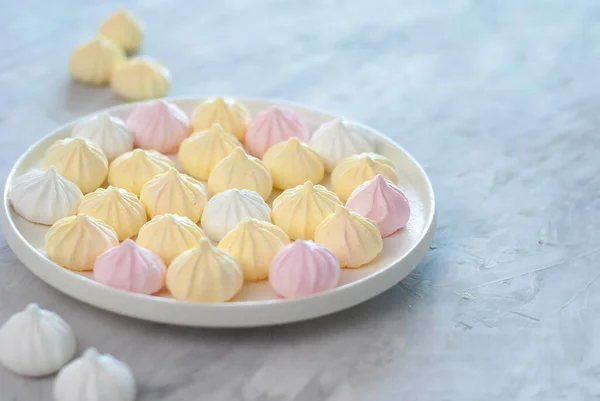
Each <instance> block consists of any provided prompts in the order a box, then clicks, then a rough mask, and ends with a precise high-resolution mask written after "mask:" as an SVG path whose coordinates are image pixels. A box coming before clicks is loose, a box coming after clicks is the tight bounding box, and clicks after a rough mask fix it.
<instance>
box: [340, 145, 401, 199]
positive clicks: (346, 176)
mask: <svg viewBox="0 0 600 401" xmlns="http://www.w3.org/2000/svg"><path fill="white" fill-rule="evenodd" d="M377 174H381V175H383V176H384V177H385V178H386V179H388V180H390V181H392V182H394V183H396V182H398V175H397V174H396V169H395V168H394V163H392V162H391V161H390V160H389V159H388V158H386V157H383V156H381V155H378V154H375V153H361V154H359V155H356V156H350V157H348V158H346V159H344V160H342V161H341V162H339V163H338V165H337V166H336V168H335V169H334V170H333V172H332V173H331V187H332V188H333V192H335V193H336V194H337V195H338V196H339V197H340V200H341V201H342V202H345V201H346V200H347V199H348V197H349V196H350V194H351V193H352V191H354V189H355V188H356V187H358V186H359V185H360V184H362V183H363V182H365V181H367V180H370V179H371V178H373V177H375V176H376V175H377Z"/></svg>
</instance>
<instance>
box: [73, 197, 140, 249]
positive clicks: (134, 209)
mask: <svg viewBox="0 0 600 401" xmlns="http://www.w3.org/2000/svg"><path fill="white" fill-rule="evenodd" d="M77 213H84V214H87V215H88V216H91V217H94V218H96V219H99V220H102V221H103V222H105V223H106V224H108V225H110V226H111V227H112V228H113V229H114V230H115V232H116V233H117V236H118V237H119V241H122V240H124V239H126V238H130V237H133V236H135V235H137V233H138V232H139V231H140V228H141V227H142V226H143V225H144V223H146V220H147V218H146V210H145V209H144V205H143V204H142V202H140V200H139V199H138V197H137V196H135V195H134V194H132V193H131V192H127V191H126V190H124V189H122V188H117V187H113V186H109V187H108V188H106V189H104V188H98V189H97V190H95V191H94V192H90V193H89V194H87V195H86V196H85V197H84V198H83V200H82V201H81V203H80V204H79V208H78V209H77Z"/></svg>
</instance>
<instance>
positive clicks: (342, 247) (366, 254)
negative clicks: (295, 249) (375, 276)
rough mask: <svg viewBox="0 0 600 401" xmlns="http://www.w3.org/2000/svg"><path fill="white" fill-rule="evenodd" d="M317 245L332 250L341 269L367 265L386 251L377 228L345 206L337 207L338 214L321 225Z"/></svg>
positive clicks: (333, 214)
mask: <svg viewBox="0 0 600 401" xmlns="http://www.w3.org/2000/svg"><path fill="white" fill-rule="evenodd" d="M315 242H318V243H319V244H323V245H325V246H326V247H327V248H329V249H330V250H331V251H332V252H333V253H334V254H335V256H337V258H338V261H339V262H340V266H341V267H351V268H355V267H360V266H362V265H365V264H367V263H369V262H371V261H372V260H373V259H375V258H376V257H377V255H379V254H380V253H381V251H382V250H383V239H382V238H381V233H380V232H379V228H378V227H377V224H376V223H375V222H374V221H371V220H369V219H367V218H365V217H362V216H361V215H360V214H358V213H355V212H352V211H350V210H349V209H348V208H346V207H344V206H337V207H336V208H335V212H334V213H332V214H330V215H329V216H327V217H326V218H325V220H323V221H322V222H321V224H319V226H318V227H317V230H316V231H315Z"/></svg>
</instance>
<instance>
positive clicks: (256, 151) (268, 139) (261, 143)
mask: <svg viewBox="0 0 600 401" xmlns="http://www.w3.org/2000/svg"><path fill="white" fill-rule="evenodd" d="M293 136H295V137H297V138H298V139H300V140H301V141H304V142H306V141H308V139H309V138H310V133H309V132H308V128H306V125H305V124H304V122H303V121H302V120H301V119H300V117H299V116H298V114H296V112H295V111H293V110H289V109H282V108H279V107H277V106H273V107H271V108H270V109H268V110H266V111H263V112H262V113H260V114H258V115H257V116H256V117H254V118H253V119H252V121H251V122H250V124H249V125H248V131H247V132H246V139H244V143H245V145H246V149H247V150H248V153H250V154H251V155H252V156H255V157H258V158H262V157H263V155H264V153H265V151H266V150H267V149H269V148H270V147H272V146H273V145H275V144H277V143H279V142H283V141H285V140H287V139H289V138H291V137H293Z"/></svg>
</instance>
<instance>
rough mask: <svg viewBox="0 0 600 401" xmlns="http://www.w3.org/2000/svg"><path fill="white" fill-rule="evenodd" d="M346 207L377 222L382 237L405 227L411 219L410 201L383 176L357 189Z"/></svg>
mask: <svg viewBox="0 0 600 401" xmlns="http://www.w3.org/2000/svg"><path fill="white" fill-rule="evenodd" d="M346 207H347V208H348V209H350V210H352V211H353V212H356V213H358V214H360V215H361V216H363V217H366V218H369V219H371V220H373V221H375V222H376V223H377V226H378V227H379V231H380V232H381V236H382V237H387V236H388V235H391V234H393V233H395V232H396V231H398V230H399V229H401V228H402V227H404V226H405V225H406V223H408V219H409V218H410V206H409V204H408V199H406V196H404V194H403V193H402V191H400V188H398V187H397V186H395V185H394V183H393V182H391V181H390V180H387V179H385V178H384V177H383V176H382V175H381V174H377V175H376V176H375V177H373V178H371V179H370V180H368V181H365V182H364V183H362V184H361V185H359V186H358V187H356V189H355V190H354V191H353V192H352V194H351V195H350V197H349V198H348V201H347V202H346Z"/></svg>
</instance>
